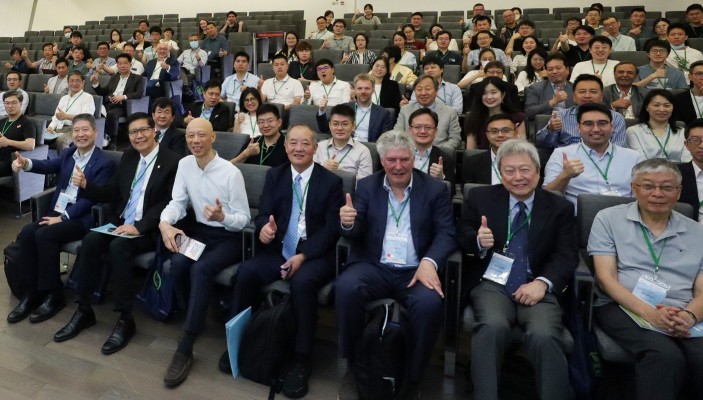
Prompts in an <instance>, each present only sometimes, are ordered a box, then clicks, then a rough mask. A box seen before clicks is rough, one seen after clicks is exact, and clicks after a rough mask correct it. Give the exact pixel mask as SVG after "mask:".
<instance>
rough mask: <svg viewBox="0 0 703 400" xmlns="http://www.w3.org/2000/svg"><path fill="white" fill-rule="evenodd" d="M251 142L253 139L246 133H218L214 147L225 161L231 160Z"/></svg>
mask: <svg viewBox="0 0 703 400" xmlns="http://www.w3.org/2000/svg"><path fill="white" fill-rule="evenodd" d="M250 140H251V137H250V136H249V135H247V134H244V133H236V132H217V136H216V138H215V142H214V143H213V144H212V147H213V148H214V149H215V150H216V151H217V155H219V156H220V157H222V158H224V159H225V160H231V159H233V158H234V157H236V156H237V155H238V154H239V150H241V149H242V147H244V145H245V144H246V143H248V142H249V141H250Z"/></svg>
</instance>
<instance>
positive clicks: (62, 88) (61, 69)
mask: <svg viewBox="0 0 703 400" xmlns="http://www.w3.org/2000/svg"><path fill="white" fill-rule="evenodd" d="M55 65H56V75H55V76H52V77H51V78H49V82H47V83H46V85H44V93H54V94H66V93H68V79H66V78H67V77H68V61H66V59H65V58H59V59H58V60H56V64H55Z"/></svg>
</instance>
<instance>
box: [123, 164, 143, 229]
mask: <svg viewBox="0 0 703 400" xmlns="http://www.w3.org/2000/svg"><path fill="white" fill-rule="evenodd" d="M145 173H146V160H145V159H144V158H142V162H141V163H139V169H138V170H137V174H136V175H135V179H136V182H134V186H133V187H132V191H131V192H130V194H129V201H127V206H126V207H125V209H124V213H123V214H122V215H124V223H125V224H127V225H132V224H134V221H136V219H137V204H138V203H139V195H140V194H141V192H142V186H144V180H145V179H144V174H145Z"/></svg>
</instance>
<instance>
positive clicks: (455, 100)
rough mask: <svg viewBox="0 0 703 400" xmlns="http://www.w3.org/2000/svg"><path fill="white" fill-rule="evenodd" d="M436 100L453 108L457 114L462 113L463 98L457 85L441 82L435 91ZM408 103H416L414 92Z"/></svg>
mask: <svg viewBox="0 0 703 400" xmlns="http://www.w3.org/2000/svg"><path fill="white" fill-rule="evenodd" d="M437 100H438V101H439V102H440V103H444V104H446V105H448V106H449V107H451V108H453V109H454V111H456V113H457V114H461V113H462V112H463V111H464V96H463V95H462V94H461V89H460V88H459V85H455V84H453V83H451V82H447V81H444V80H443V81H442V82H441V83H440V84H439V88H438V89H437ZM410 101H411V102H415V101H416V100H415V92H414V91H413V94H412V96H410Z"/></svg>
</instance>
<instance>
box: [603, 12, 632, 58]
mask: <svg viewBox="0 0 703 400" xmlns="http://www.w3.org/2000/svg"><path fill="white" fill-rule="evenodd" d="M603 27H605V29H604V30H603V36H607V37H609V38H610V41H611V42H613V51H637V46H636V43H635V39H633V38H631V37H629V36H627V35H622V34H621V33H620V21H619V20H618V19H617V17H615V16H610V17H608V18H606V19H605V20H604V21H603Z"/></svg>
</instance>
